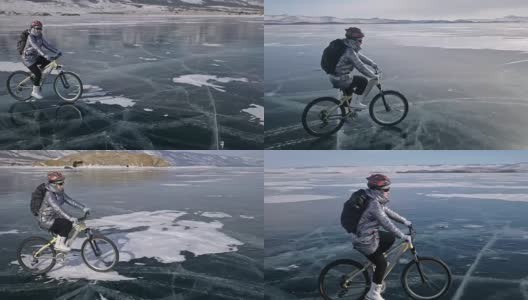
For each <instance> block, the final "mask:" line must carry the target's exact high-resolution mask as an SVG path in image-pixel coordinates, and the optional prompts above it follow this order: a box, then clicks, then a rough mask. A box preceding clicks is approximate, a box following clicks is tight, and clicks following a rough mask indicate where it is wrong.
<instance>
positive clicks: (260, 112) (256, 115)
mask: <svg viewBox="0 0 528 300" xmlns="http://www.w3.org/2000/svg"><path fill="white" fill-rule="evenodd" d="M242 111H243V112H245V113H248V114H250V115H251V116H252V117H251V119H252V120H258V121H259V124H260V125H262V126H264V107H263V106H260V105H257V104H251V105H250V106H249V108H245V109H243V110H242Z"/></svg>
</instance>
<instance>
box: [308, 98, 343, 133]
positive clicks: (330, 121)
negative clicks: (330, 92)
mask: <svg viewBox="0 0 528 300" xmlns="http://www.w3.org/2000/svg"><path fill="white" fill-rule="evenodd" d="M339 104H340V103H339V101H338V100H337V99H335V98H331V97H324V98H318V99H315V100H313V101H312V102H310V103H309V104H308V105H307V106H306V108H305V109H304V111H303V114H302V125H303V127H304V129H305V130H306V131H307V132H308V133H309V134H311V135H313V136H316V137H324V136H328V135H332V134H334V133H336V132H337V131H338V130H339V129H341V127H343V124H344V123H345V117H346V110H345V108H344V107H343V106H340V105H339Z"/></svg>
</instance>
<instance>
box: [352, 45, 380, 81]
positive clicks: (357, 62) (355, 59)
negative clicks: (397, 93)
mask: <svg viewBox="0 0 528 300" xmlns="http://www.w3.org/2000/svg"><path fill="white" fill-rule="evenodd" d="M348 53H350V55H349V58H350V60H351V61H352V63H353V64H354V67H356V69H357V70H358V71H359V72H360V73H361V74H363V75H365V76H366V77H368V78H374V77H376V75H375V74H374V73H372V71H371V70H369V69H368V68H367V67H366V66H365V64H364V63H363V62H362V61H361V59H360V58H359V56H358V53H356V52H355V51H348Z"/></svg>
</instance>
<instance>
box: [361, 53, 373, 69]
mask: <svg viewBox="0 0 528 300" xmlns="http://www.w3.org/2000/svg"><path fill="white" fill-rule="evenodd" d="M358 57H359V59H360V60H361V61H362V62H363V63H364V64H366V65H369V66H371V67H373V68H376V67H377V66H378V65H377V64H376V63H375V62H374V61H373V60H372V59H370V58H368V57H366V56H365V55H363V54H362V53H359V52H358Z"/></svg>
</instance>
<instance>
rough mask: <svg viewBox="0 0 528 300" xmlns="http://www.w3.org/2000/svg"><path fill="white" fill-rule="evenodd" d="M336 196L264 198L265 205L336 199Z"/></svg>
mask: <svg viewBox="0 0 528 300" xmlns="http://www.w3.org/2000/svg"><path fill="white" fill-rule="evenodd" d="M335 198H336V197H335V196H328V195H273V196H264V203H290V202H304V201H315V200H328V199H335Z"/></svg>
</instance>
